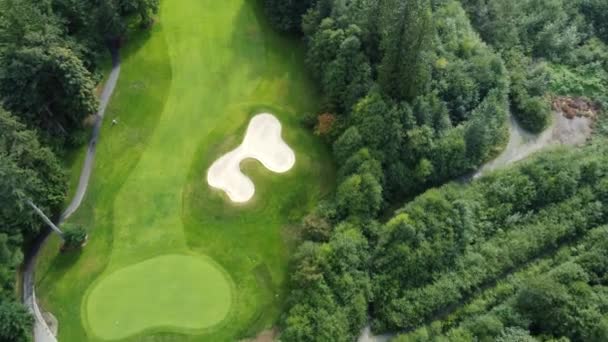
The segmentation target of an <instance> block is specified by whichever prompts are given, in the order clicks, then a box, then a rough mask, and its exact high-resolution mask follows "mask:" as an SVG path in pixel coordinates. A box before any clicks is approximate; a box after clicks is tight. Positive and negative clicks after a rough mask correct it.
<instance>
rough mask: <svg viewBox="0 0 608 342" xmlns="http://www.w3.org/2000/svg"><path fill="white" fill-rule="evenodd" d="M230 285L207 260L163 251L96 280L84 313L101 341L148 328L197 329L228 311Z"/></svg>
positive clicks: (215, 322) (222, 316)
mask: <svg viewBox="0 0 608 342" xmlns="http://www.w3.org/2000/svg"><path fill="white" fill-rule="evenodd" d="M176 271H178V272H176ZM230 286H231V284H230V282H229V280H228V279H227V278H226V276H225V275H224V274H223V273H222V271H221V270H219V269H218V267H217V266H215V265H214V264H213V262H209V261H207V260H204V259H201V258H198V257H192V256H186V255H166V256H161V257H156V258H153V259H148V260H146V261H143V262H140V263H138V264H135V265H131V266H128V267H125V268H123V269H120V270H118V271H117V272H114V273H112V274H111V275H109V276H108V277H105V278H102V280H101V281H100V282H99V283H98V284H96V285H95V286H94V287H93V289H92V291H91V294H90V297H89V301H88V303H87V307H86V313H85V314H86V315H87V316H88V317H89V321H90V328H91V330H92V331H93V333H94V334H95V335H96V336H100V337H102V338H105V339H119V338H123V337H126V336H129V335H133V334H135V333H138V332H140V331H143V330H146V329H147V328H149V327H150V326H152V327H163V328H165V329H172V330H180V329H190V330H202V329H204V328H207V327H210V326H213V325H215V324H217V323H219V322H221V321H222V320H223V319H224V318H225V317H226V315H227V314H228V309H229V308H230V304H231V303H230V300H231V295H230V291H231V288H230ZM211 294H212V295H211ZM126 299H127V300H126Z"/></svg>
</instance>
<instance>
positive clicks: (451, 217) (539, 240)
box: [371, 146, 608, 341]
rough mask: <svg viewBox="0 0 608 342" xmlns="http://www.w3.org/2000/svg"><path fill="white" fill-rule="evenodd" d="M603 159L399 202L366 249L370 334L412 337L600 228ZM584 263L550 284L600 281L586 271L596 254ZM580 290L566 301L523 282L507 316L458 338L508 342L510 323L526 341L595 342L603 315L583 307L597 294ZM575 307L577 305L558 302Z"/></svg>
mask: <svg viewBox="0 0 608 342" xmlns="http://www.w3.org/2000/svg"><path fill="white" fill-rule="evenodd" d="M607 156H608V152H607V151H606V149H605V148H603V147H597V146H593V147H588V148H587V149H586V150H585V151H582V152H573V151H560V152H556V153H552V154H548V155H544V156H539V157H537V159H536V160H534V161H531V162H528V163H525V164H523V165H521V166H520V167H518V168H514V169H511V170H506V171H502V172H498V173H495V174H493V175H490V176H488V177H486V178H483V179H481V180H479V181H475V182H474V183H473V184H471V185H470V186H466V187H462V186H456V185H448V186H445V187H443V188H440V189H438V190H431V191H429V192H427V193H425V194H424V195H422V196H420V197H418V198H416V199H415V200H414V201H412V202H411V203H409V204H407V205H406V206H405V207H404V208H403V209H402V210H401V211H400V212H399V213H398V214H397V215H396V216H395V217H394V218H392V219H391V220H390V221H389V222H388V223H387V224H386V225H385V227H384V228H383V229H382V230H381V231H380V232H379V238H378V244H377V245H376V246H375V247H374V249H375V251H376V253H375V256H374V258H373V267H372V270H373V271H372V275H371V277H372V284H373V290H374V296H373V298H374V301H373V305H372V307H373V314H372V317H374V318H375V322H374V325H375V327H376V328H378V329H380V330H386V329H389V330H393V329H411V328H416V327H419V326H420V325H423V324H425V323H426V322H428V321H429V320H430V319H432V318H434V317H443V315H444V313H446V312H447V313H449V312H450V311H451V310H453V308H454V307H458V306H459V305H462V303H464V302H466V301H467V299H468V298H469V297H470V296H472V295H473V294H474V293H476V291H478V290H479V289H483V288H484V287H485V286H488V285H490V284H493V283H494V282H496V281H497V280H500V279H501V278H502V277H503V276H504V275H505V274H508V273H509V272H511V271H512V270H516V269H518V268H519V267H522V265H525V264H526V263H527V262H529V260H533V259H534V258H537V257H539V256H540V255H542V254H543V253H546V252H547V251H550V250H553V249H554V248H555V247H556V246H559V245H561V244H563V243H565V242H567V241H571V240H573V239H580V238H581V237H583V236H585V235H586V234H587V233H588V232H589V231H591V230H592V229H593V228H594V227H596V226H597V225H598V224H603V223H605V222H606V216H605V211H603V210H602V209H601V208H603V206H604V205H605V204H604V203H603V202H602V199H603V198H604V197H603V196H604V195H603V193H604V190H602V189H603V183H604V182H605V181H604V180H603V179H605V178H604V177H605V175H606V174H608V173H606V171H608V170H604V169H605V167H604V166H599V165H603V164H604V163H605V159H606V158H607ZM573 159H576V160H577V163H576V164H573V163H571V160H573ZM600 170H602V171H600ZM594 240H597V239H594ZM603 240H605V238H604V239H603ZM587 255H589V256H591V255H593V256H594V258H593V259H587V258H584V259H581V261H579V263H580V265H583V268H581V267H580V266H578V265H573V266H571V267H569V268H566V266H564V268H562V269H561V270H560V272H555V274H554V275H553V276H554V277H559V279H562V280H561V281H568V282H569V283H572V284H575V283H576V284H578V283H580V282H585V283H589V284H591V282H592V279H597V278H594V277H595V274H605V267H599V268H595V267H596V266H591V265H600V264H602V263H603V260H604V259H603V258H604V257H605V252H603V251H602V252H600V253H598V252H595V251H594V252H592V253H589V254H587ZM587 260H595V261H592V262H589V263H587ZM594 282H595V283H596V284H597V283H598V281H597V280H594ZM581 286H582V285H577V287H575V288H576V291H583V292H582V293H579V292H576V295H575V294H574V292H572V293H569V292H568V291H570V290H568V288H567V286H566V287H564V285H559V284H558V283H551V282H549V281H548V280H546V279H541V280H539V281H534V282H531V283H529V286H528V287H522V290H521V292H520V293H519V295H518V296H519V297H517V298H519V299H517V300H516V301H515V302H513V303H514V304H513V305H514V306H513V307H510V308H511V309H510V310H515V312H516V314H515V316H514V314H508V315H507V316H504V313H501V314H500V315H499V314H498V313H496V314H495V315H494V314H488V315H484V314H483V311H482V312H480V314H479V315H478V316H476V318H475V320H472V321H470V322H469V323H467V324H464V325H462V326H461V327H460V328H459V329H461V330H458V331H460V333H463V334H465V335H466V334H471V335H472V336H476V337H477V338H479V339H480V340H483V341H485V340H488V341H493V340H494V339H495V338H497V337H498V336H503V337H504V336H511V335H510V334H514V335H513V336H512V337H509V338H514V339H515V338H519V337H517V336H519V335H518V334H515V333H513V332H511V333H509V334H507V332H506V330H504V329H505V328H507V327H509V325H511V324H514V323H512V320H513V322H518V323H517V324H518V325H517V327H519V328H525V329H528V328H529V329H530V331H531V332H532V333H534V334H543V333H544V334H553V335H554V336H557V337H559V336H567V337H568V338H570V339H572V340H573V341H587V340H594V338H596V336H604V335H603V334H604V331H603V330H602V329H603V328H602V324H601V323H600V319H601V317H602V312H604V310H606V309H605V307H604V306H601V305H597V306H595V304H592V303H596V302H598V299H597V295H593V294H592V292H593V291H592V289H591V288H590V287H587V288H585V287H584V286H582V287H581ZM583 293H587V294H588V295H589V297H584V296H583V295H582V294H583ZM514 298H515V297H514ZM585 298H588V299H585ZM592 298H596V299H592ZM575 300H580V302H578V303H577V304H567V303H573V301H575ZM606 300H608V297H606ZM517 303H519V304H517ZM574 308H576V309H574ZM516 316H518V317H520V318H513V317H516ZM509 317H511V318H509ZM574 317H585V318H584V319H585V323H584V324H585V325H583V326H581V327H580V328H577V329H578V330H577V329H574V328H573V326H574V325H575V323H574V322H573V321H571V319H574ZM524 322H531V323H530V325H529V326H528V325H524ZM577 324H579V323H577ZM462 329H464V330H462ZM456 333H457V331H456V330H454V331H452V332H450V334H456ZM504 338H507V337H504ZM522 338H523V337H522ZM450 340H451V339H450ZM524 340H525V339H524ZM600 340H601V339H600Z"/></svg>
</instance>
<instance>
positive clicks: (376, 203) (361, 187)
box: [336, 173, 382, 218]
mask: <svg viewBox="0 0 608 342" xmlns="http://www.w3.org/2000/svg"><path fill="white" fill-rule="evenodd" d="M336 204H337V208H338V211H339V213H340V214H341V216H342V217H348V216H356V217H360V218H370V217H374V216H376V214H377V213H378V211H379V210H380V206H381V205H382V187H381V186H380V183H379V182H378V181H377V180H376V179H375V178H374V176H372V175H371V174H369V173H364V174H362V175H358V174H355V175H352V176H350V177H348V178H347V179H345V180H344V181H343V182H342V184H340V186H339V187H338V191H337V194H336Z"/></svg>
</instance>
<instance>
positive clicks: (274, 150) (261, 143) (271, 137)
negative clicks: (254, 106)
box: [207, 113, 296, 203]
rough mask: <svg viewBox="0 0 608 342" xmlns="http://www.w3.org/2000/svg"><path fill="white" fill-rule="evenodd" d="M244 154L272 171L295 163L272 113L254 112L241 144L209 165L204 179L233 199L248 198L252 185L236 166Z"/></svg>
mask: <svg viewBox="0 0 608 342" xmlns="http://www.w3.org/2000/svg"><path fill="white" fill-rule="evenodd" d="M247 158H253V159H257V160H258V161H259V162H260V163H262V165H264V166H265V167H266V168H267V169H268V170H270V171H272V172H276V173H283V172H287V171H289V170H290V169H291V168H292V167H293V165H294V164H295V162H296V156H295V154H294V152H293V150H292V149H291V148H290V147H289V146H288V145H287V144H286V143H285V141H283V139H282V138H281V123H280V122H279V120H278V119H277V118H276V117H275V116H274V115H272V114H268V113H262V114H258V115H256V116H254V117H253V118H252V119H251V121H250V122H249V126H248V127H247V132H246V133H245V139H243V142H242V143H241V145H239V147H237V148H236V149H234V150H232V151H230V152H228V153H226V154H224V155H223V156H221V157H220V158H219V159H218V160H216V161H215V162H214V163H213V164H212V165H211V167H210V168H209V171H207V182H208V183H209V185H211V186H212V187H214V188H217V189H220V190H223V191H224V192H226V194H227V195H228V197H230V200H231V201H233V202H237V203H244V202H247V201H249V200H250V199H251V198H252V197H253V194H254V193H255V186H254V185H253V182H252V181H251V179H249V177H247V176H245V175H244V174H243V173H242V172H241V168H240V164H241V161H243V160H245V159H247Z"/></svg>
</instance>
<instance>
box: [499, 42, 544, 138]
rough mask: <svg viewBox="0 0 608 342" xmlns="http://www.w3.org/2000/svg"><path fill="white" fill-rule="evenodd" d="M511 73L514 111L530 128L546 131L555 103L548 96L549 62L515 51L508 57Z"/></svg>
mask: <svg viewBox="0 0 608 342" xmlns="http://www.w3.org/2000/svg"><path fill="white" fill-rule="evenodd" d="M508 61H509V70H510V75H511V96H510V97H511V104H512V106H511V110H512V112H513V114H514V115H515V117H516V118H517V120H518V122H519V123H520V124H521V126H522V127H523V128H525V129H526V130H528V131H530V132H533V133H539V132H542V131H543V130H544V129H545V127H546V126H547V124H548V123H549V120H550V118H551V105H550V103H549V102H550V101H549V99H548V98H547V96H546V93H547V90H548V86H549V70H548V68H547V66H546V64H545V63H538V64H534V62H533V61H532V59H530V58H527V57H525V56H523V55H521V54H518V53H515V52H511V54H510V55H509V58H508Z"/></svg>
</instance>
